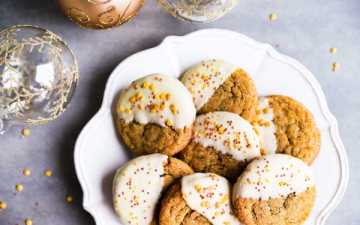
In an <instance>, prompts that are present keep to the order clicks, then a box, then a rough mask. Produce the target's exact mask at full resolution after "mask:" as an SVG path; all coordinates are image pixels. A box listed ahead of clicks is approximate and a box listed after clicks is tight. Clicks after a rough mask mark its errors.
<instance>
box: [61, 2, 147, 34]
mask: <svg viewBox="0 0 360 225" xmlns="http://www.w3.org/2000/svg"><path fill="white" fill-rule="evenodd" d="M58 2H59V5H60V7H61V10H62V11H63V12H64V14H65V15H67V16H68V17H69V18H70V19H71V20H72V21H74V22H75V23H77V24H79V25H80V26H82V27H86V28H92V29H107V28H112V27H115V26H119V25H121V24H123V23H126V22H128V21H129V20H131V19H132V18H133V17H135V16H136V15H137V13H138V12H139V10H140V9H141V7H142V6H143V4H144V0H58Z"/></svg>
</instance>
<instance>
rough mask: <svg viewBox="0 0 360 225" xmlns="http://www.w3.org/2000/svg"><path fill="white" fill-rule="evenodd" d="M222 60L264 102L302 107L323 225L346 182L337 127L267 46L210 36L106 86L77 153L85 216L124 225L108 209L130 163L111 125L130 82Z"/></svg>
mask: <svg viewBox="0 0 360 225" xmlns="http://www.w3.org/2000/svg"><path fill="white" fill-rule="evenodd" d="M209 58H221V59H224V60H226V61H229V62H231V63H233V64H235V65H238V66H240V67H242V68H244V69H245V70H246V71H247V72H248V73H249V74H251V76H252V78H253V79H254V81H255V83H256V86H257V90H258V92H259V94H260V95H268V94H284V95H288V96H291V97H293V98H295V99H297V100H299V101H300V102H302V103H303V104H305V105H306V106H307V107H308V108H309V109H310V110H311V112H312V113H313V114H314V117H315V119H316V121H317V124H318V126H319V128H320V130H321V138H322V139H321V140H322V144H321V151H320V154H319V156H318V158H317V159H316V161H315V163H314V164H313V166H312V169H313V171H314V173H315V177H316V180H317V187H318V195H317V200H316V204H315V207H314V210H313V211H312V213H311V215H310V217H309V219H308V220H307V222H306V224H307V225H315V224H316V225H322V224H324V223H325V220H326V218H327V217H328V216H329V215H330V213H331V212H332V211H333V210H334V208H335V207H336V206H337V205H338V203H339V202H340V200H341V198H342V197H343V195H344V192H345V189H346V186H347V183H348V176H349V169H348V160H347V155H346V151H345V149H344V146H343V144H342V142H341V139H340V137H339V132H338V126H337V122H336V120H335V118H334V116H333V115H332V114H331V113H330V111H329V109H328V106H327V103H326V100H325V96H324V94H323V92H322V90H321V88H320V85H319V83H318V82H317V81H316V79H315V77H314V75H313V74H311V72H310V71H308V70H307V69H306V68H305V67H304V66H303V65H301V64H300V63H299V62H297V61H296V60H294V59H292V58H290V57H287V56H284V55H282V54H279V53H278V52H277V51H276V50H275V49H273V48H272V47H271V46H270V45H268V44H263V43H259V42H257V41H254V40H252V39H250V38H248V37H246V36H244V35H241V34H239V33H236V32H232V31H226V30H218V29H210V30H200V31H197V32H194V33H191V34H188V35H186V36H183V37H176V36H170V37H167V38H166V39H165V40H164V41H163V42H162V43H161V44H160V45H159V46H157V47H155V48H152V49H149V50H145V51H142V52H139V53H137V54H135V55H132V56H130V57H129V58H127V59H126V60H124V61H123V62H122V63H120V65H119V66H118V67H117V68H116V69H115V70H114V72H113V73H112V75H111V76H110V78H109V80H108V83H107V85H106V89H105V94H104V100H103V103H102V107H101V109H100V110H99V112H98V113H97V114H96V115H95V116H94V117H93V118H92V119H91V120H90V121H89V122H88V124H87V125H86V126H85V128H84V129H83V130H82V132H81V134H80V135H79V137H78V140H77V142H76V146H75V167H76V172H77V176H78V178H79V181H80V184H81V186H82V189H83V192H84V201H83V206H84V208H85V209H86V210H87V211H88V212H89V213H90V214H91V215H92V216H93V217H94V219H95V221H96V224H97V225H120V222H119V221H118V219H117V217H116V215H115V213H114V211H113V209H112V201H111V188H112V178H113V175H114V173H115V170H116V169H117V168H118V167H120V166H121V165H122V164H123V163H124V162H125V161H127V160H128V159H129V158H130V155H129V153H128V151H127V150H126V149H125V148H124V146H122V144H121V143H120V142H119V140H118V138H117V136H116V132H115V129H114V125H113V118H112V107H111V106H112V103H113V101H114V98H115V96H116V95H117V93H118V92H119V90H120V89H121V88H123V87H125V86H127V85H128V84H129V83H130V82H131V81H132V80H134V79H136V78H139V77H141V76H144V75H147V74H151V73H163V74H168V75H172V76H179V75H180V74H181V72H182V71H184V69H186V68H187V67H188V66H190V65H192V64H195V63H197V62H199V61H201V60H203V59H209Z"/></svg>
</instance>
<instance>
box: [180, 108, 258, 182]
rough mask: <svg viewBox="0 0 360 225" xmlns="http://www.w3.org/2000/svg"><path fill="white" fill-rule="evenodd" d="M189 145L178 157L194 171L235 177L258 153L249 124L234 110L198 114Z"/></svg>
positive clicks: (256, 138)
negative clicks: (233, 111) (232, 111)
mask: <svg viewBox="0 0 360 225" xmlns="http://www.w3.org/2000/svg"><path fill="white" fill-rule="evenodd" d="M193 132H194V134H193V138H192V140H191V142H190V144H189V145H187V146H186V147H185V149H184V150H183V151H181V152H180V153H179V158H180V159H182V160H184V161H185V162H186V163H188V164H189V165H190V166H191V167H192V168H193V169H194V171H196V172H211V173H217V174H219V175H222V176H225V177H227V178H229V179H235V178H237V177H238V176H239V175H240V173H241V172H242V169H243V168H244V166H245V165H246V164H247V162H249V161H250V160H251V159H253V158H255V157H258V156H260V155H261V152H260V140H259V137H258V136H257V135H256V133H255V131H254V129H253V127H252V125H251V124H250V123H249V122H248V121H246V120H245V119H243V118H242V117H240V116H239V115H237V114H235V113H230V112H211V113H207V114H202V115H200V116H198V117H197V118H196V120H195V123H194V131H193Z"/></svg>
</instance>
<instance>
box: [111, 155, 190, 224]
mask: <svg viewBox="0 0 360 225" xmlns="http://www.w3.org/2000/svg"><path fill="white" fill-rule="evenodd" d="M192 172H193V171H192V169H191V168H190V167H189V166H188V165H187V164H186V163H184V162H182V161H180V160H178V159H175V158H172V157H168V156H167V155H163V154H159V153H154V154H150V155H145V156H140V157H137V158H135V159H133V160H130V161H129V162H127V163H126V164H125V165H123V166H122V167H121V168H120V169H118V170H117V171H116V174H115V177H114V181H113V204H114V209H115V211H116V213H117V215H118V216H119V218H120V221H121V223H122V224H123V225H134V224H141V225H149V224H152V225H155V224H157V219H156V217H155V214H156V211H157V206H158V201H159V200H160V198H161V193H162V191H163V190H164V189H165V188H166V187H167V186H169V185H170V184H171V183H172V182H173V181H174V180H175V179H176V178H179V177H181V176H184V175H188V174H191V173H192Z"/></svg>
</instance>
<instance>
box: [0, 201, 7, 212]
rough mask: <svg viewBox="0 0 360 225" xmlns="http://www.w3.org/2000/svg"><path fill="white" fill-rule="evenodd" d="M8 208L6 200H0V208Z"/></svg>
mask: <svg viewBox="0 0 360 225" xmlns="http://www.w3.org/2000/svg"><path fill="white" fill-rule="evenodd" d="M6 208H7V204H6V202H3V201H0V210H3V209H6Z"/></svg>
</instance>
